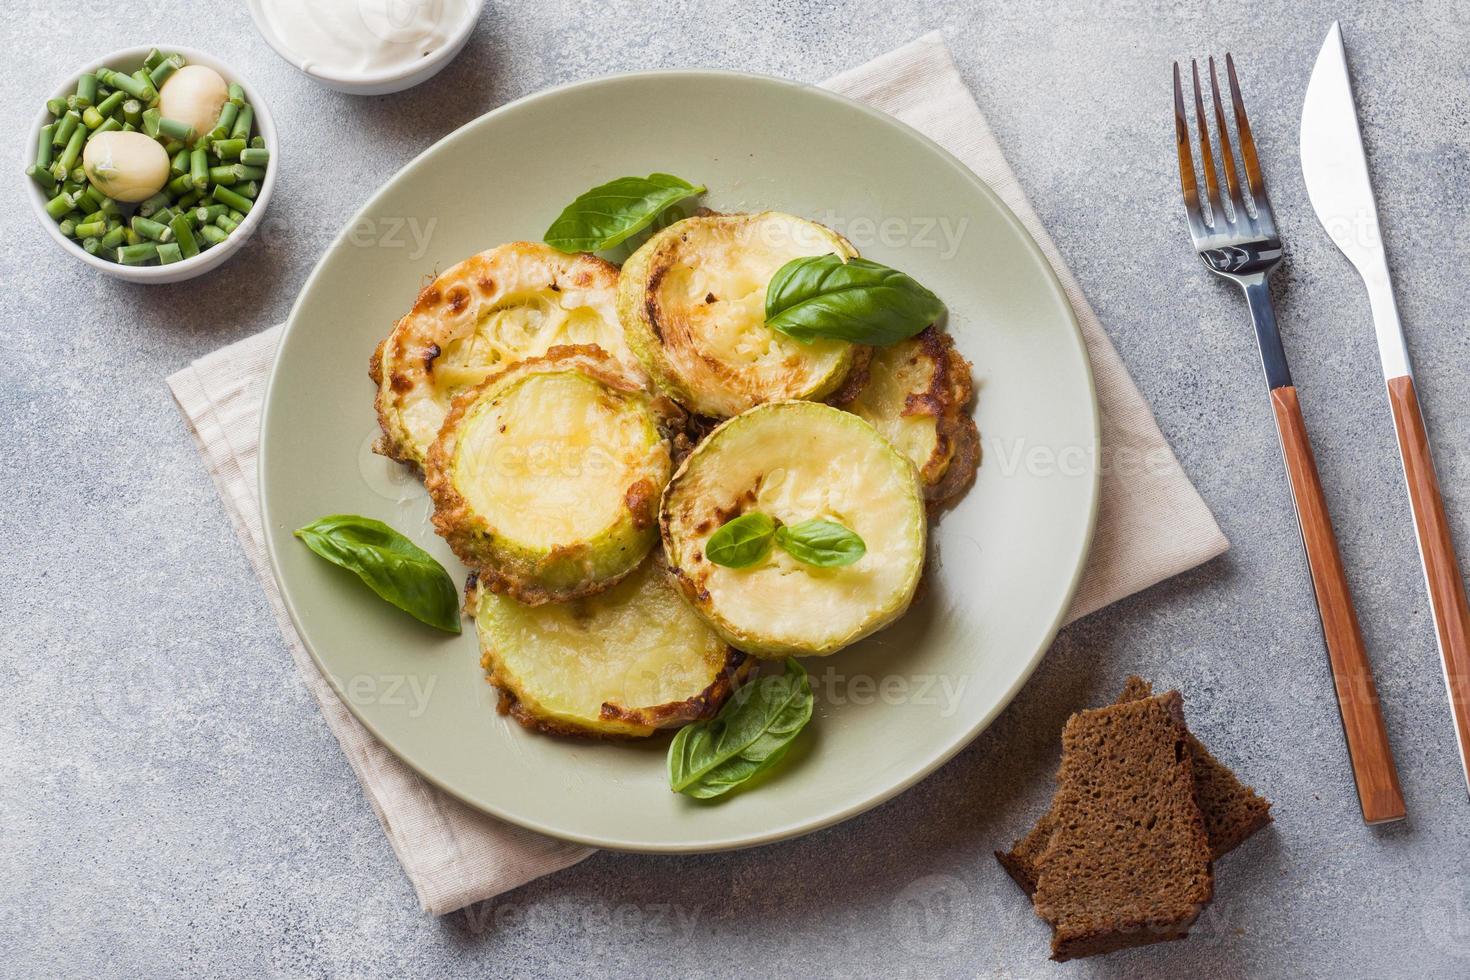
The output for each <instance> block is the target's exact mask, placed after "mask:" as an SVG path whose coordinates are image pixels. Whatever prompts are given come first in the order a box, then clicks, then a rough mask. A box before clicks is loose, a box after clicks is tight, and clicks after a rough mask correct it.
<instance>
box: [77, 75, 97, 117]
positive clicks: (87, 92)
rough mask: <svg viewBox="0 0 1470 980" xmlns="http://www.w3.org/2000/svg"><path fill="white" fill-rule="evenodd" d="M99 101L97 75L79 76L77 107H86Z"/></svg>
mask: <svg viewBox="0 0 1470 980" xmlns="http://www.w3.org/2000/svg"><path fill="white" fill-rule="evenodd" d="M96 101H97V76H96V75H82V76H80V77H78V78H77V108H78V109H86V108H87V107H89V106H91V105H92V103H94V102H96Z"/></svg>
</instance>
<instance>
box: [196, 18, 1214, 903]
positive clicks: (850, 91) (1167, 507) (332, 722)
mask: <svg viewBox="0 0 1470 980" xmlns="http://www.w3.org/2000/svg"><path fill="white" fill-rule="evenodd" d="M825 87H826V88H829V89H831V90H833V91H835V92H840V93H842V94H844V95H847V96H849V97H851V98H854V99H857V100H859V101H862V102H866V103H867V104H869V105H871V106H874V107H876V108H878V109H881V110H883V111H884V112H888V113H890V114H892V115H894V116H896V117H898V118H899V119H901V120H903V121H904V122H906V123H908V124H909V125H910V126H913V127H914V128H915V129H917V130H919V131H920V132H921V133H924V134H925V135H927V136H929V137H930V138H931V139H934V140H935V141H937V142H938V143H939V144H940V145H942V146H943V147H944V148H945V149H947V150H949V151H950V152H951V153H953V154H954V155H955V156H957V157H958V158H959V159H960V160H962V161H963V162H964V163H965V164H966V165H968V166H969V167H970V168H971V169H972V170H974V171H975V173H977V174H979V175H980V177H981V178H982V179H983V180H985V181H986V182H987V183H988V184H989V185H990V186H991V187H993V188H994V189H995V191H996V193H998V194H999V195H1000V196H1001V198H1002V199H1003V200H1004V201H1005V202H1006V204H1007V205H1009V206H1010V208H1011V210H1012V211H1014V212H1015V214H1016V216H1017V217H1018V218H1019V219H1020V220H1021V222H1022V223H1023V224H1024V225H1025V226H1026V227H1027V229H1028V230H1029V231H1030V232H1031V234H1032V236H1033V237H1034V238H1035V239H1036V241H1037V242H1038V243H1039V244H1040V246H1041V248H1042V251H1043V252H1045V253H1046V256H1047V258H1048V259H1049V260H1050V261H1051V263H1052V265H1053V266H1054V267H1055V269H1056V271H1057V275H1058V276H1059V277H1060V279H1061V282H1062V285H1063V287H1065V289H1066V291H1067V295H1068V297H1069V298H1070V299H1071V301H1072V306H1073V308H1074V309H1075V310H1076V312H1077V319H1078V321H1079V322H1080V323H1081V325H1082V332H1083V335H1084V336H1085V338H1086V341H1087V349H1088V353H1089V354H1090V355H1091V358H1092V369H1093V374H1094V376H1095V377H1096V381H1097V397H1098V404H1099V407H1100V409H1101V413H1102V442H1103V458H1102V460H1100V464H1101V467H1102V471H1103V476H1102V506H1101V511H1100V513H1099V516H1098V528H1097V536H1096V539H1095V541H1094V543H1093V548H1092V555H1091V558H1090V560H1089V561H1088V565H1087V571H1086V574H1085V575H1084V577H1083V581H1082V585H1081V589H1080V591H1079V592H1078V594H1077V598H1076V600H1075V601H1074V602H1073V605H1072V609H1071V611H1070V613H1069V617H1068V619H1069V621H1070V620H1073V619H1076V618H1078V617H1080V616H1084V615H1086V614H1087V613H1090V612H1092V611H1093V610H1096V609H1099V608H1101V607H1102V606H1105V605H1107V604H1108V603H1111V602H1114V601H1116V600H1118V599H1121V598H1123V597H1124V596H1127V595H1131V594H1133V593H1134V592H1138V591H1140V590H1141V589H1145V588H1147V587H1148V586H1150V585H1153V584H1155V583H1156V582H1160V581H1162V580H1164V579H1166V578H1168V577H1170V576H1172V575H1176V574H1178V573H1179V572H1182V571H1184V570H1186V569H1188V568H1192V567H1194V566H1195V565H1198V564H1200V563H1202V562H1204V561H1207V560H1208V559H1210V558H1213V557H1214V556H1216V555H1218V554H1220V553H1221V552H1222V551H1224V550H1225V549H1226V547H1228V544H1227V542H1226V540H1225V538H1224V536H1223V535H1221V533H1220V529H1219V527H1218V526H1217V525H1216V524H1215V520H1214V518H1213V517H1212V516H1211V514H1210V512H1209V510H1208V509H1207V508H1206V507H1205V504H1204V501H1202V500H1201V499H1200V496H1199V494H1198V493H1197V492H1195V489H1194V487H1193V486H1192V485H1191V484H1190V483H1189V480H1188V479H1187V478H1186V477H1185V476H1184V474H1183V472H1182V471H1181V470H1180V469H1179V465H1178V463H1177V461H1176V460H1175V457H1174V454H1173V452H1172V450H1170V448H1169V446H1168V444H1167V443H1166V442H1165V441H1164V437H1163V434H1162V433H1160V431H1159V428H1158V425H1157V423H1156V422H1155V421H1154V417H1153V413H1152V412H1151V411H1150V410H1149V407H1148V405H1147V404H1146V403H1145V402H1144V400H1143V398H1142V396H1141V395H1140V394H1139V393H1138V389H1137V388H1136V387H1135V386H1134V384H1133V379H1132V378H1131V377H1129V375H1128V371H1127V369H1126V368H1125V367H1124V366H1123V363H1122V361H1121V360H1119V358H1118V355H1117V352H1116V351H1114V350H1113V346H1112V344H1111V343H1110V342H1109V341H1108V338H1107V336H1106V335H1105V334H1104V333H1103V330H1102V326H1101V324H1100V323H1099V322H1098V319H1097V316H1096V315H1095V314H1094V313H1093V312H1092V308H1091V307H1090V306H1088V304H1087V300H1086V298H1085V297H1084V296H1083V295H1082V290H1081V288H1080V287H1079V286H1078V285H1077V282H1076V280H1075V279H1074V278H1073V277H1072V274H1071V272H1070V271H1068V269H1067V267H1066V266H1065V265H1063V264H1062V260H1061V257H1060V256H1059V255H1058V254H1057V250H1056V246H1055V245H1054V244H1053V243H1052V240H1051V238H1050V237H1049V236H1048V235H1047V233H1046V230H1045V229H1044V228H1042V227H1041V225H1040V223H1039V222H1038V221H1037V218H1036V214H1035V212H1033V211H1032V210H1031V206H1030V205H1029V204H1028V203H1027V201H1026V197H1025V195H1024V193H1023V192H1022V191H1021V188H1020V185H1019V184H1018V183H1017V182H1016V177H1015V175H1014V174H1013V173H1012V172H1011V169H1010V167H1009V166H1008V165H1007V164H1006V161H1005V158H1004V157H1003V156H1002V155H1001V150H1000V146H999V145H998V144H997V143H996V141H995V138H994V136H992V135H991V132H990V127H989V126H988V125H987V124H986V122H985V118H984V117H983V116H981V115H980V110H979V108H978V107H977V106H976V105H975V102H974V100H973V99H972V98H971V96H970V93H969V91H968V90H967V89H966V88H965V85H964V82H963V81H961V79H960V77H959V74H958V73H957V72H956V71H955V68H954V65H953V63H952V62H951V60H950V56H949V50H948V48H947V47H946V46H945V43H944V39H943V37H942V36H941V35H940V34H938V33H937V32H936V33H934V34H929V35H927V36H925V37H923V38H920V39H919V40H917V41H915V42H913V43H911V44H909V45H907V46H905V47H903V48H900V49H899V50H897V51H894V52H892V53H891V54H887V55H884V56H883V57H881V58H879V59H877V60H876V61H872V62H870V63H868V64H866V65H864V66H862V67H861V68H857V69H854V70H852V71H849V72H845V73H844V74H842V75H839V76H838V77H836V78H834V79H832V80H831V81H829V82H827V83H826V86H825ZM280 333H281V328H279V327H274V328H272V329H270V330H266V331H264V332H263V333H259V334H257V335H255V336H254V337H251V338H249V339H247V340H243V341H240V342H239V343H237V344H232V345H231V346H229V347H226V348H223V349H221V350H218V351H216V352H214V353H213V354H210V355H208V356H207V357H202V358H200V359H199V360H197V361H195V362H194V363H193V364H192V365H190V366H189V367H187V368H185V369H184V370H182V371H180V372H179V373H177V374H175V375H173V376H172V377H170V378H169V379H168V382H169V386H170V387H171V388H172V389H173V393H174V397H175V398H177V399H178V402H179V406H180V408H181V409H182V410H183V413H184V415H185V417H186V418H187V419H188V421H189V424H190V426H191V428H192V432H193V435H194V438H195V440H196V442H197V443H198V446H199V452H200V454H201V455H202V456H203V457H204V461H205V465H206V466H207V467H208V469H209V473H210V475H211V476H212V477H213V478H214V481H215V484H216V485H217V486H218V488H219V491H220V495H221V496H222V497H223V499H224V503H225V509H226V511H227V512H228V513H229V516H230V520H231V521H232V522H233V524H234V526H235V533H236V534H237V535H239V538H240V541H241V544H242V545H243V546H244V548H245V552H246V554H247V555H248V556H249V558H250V561H251V564H252V565H253V566H254V568H255V572H256V574H257V575H258V576H259V578H260V581H261V585H262V587H263V588H264V589H265V592H266V596H267V597H268V598H269V599H270V603H271V608H272V609H274V610H275V613H276V618H277V620H278V621H279V623H280V626H281V632H282V633H283V634H284V636H285V638H286V643H287V646H288V647H289V649H290V651H291V655H292V656H293V657H294V658H295V660H296V664H297V667H298V668H299V669H300V672H301V676H302V679H303V680H304V681H305V682H306V684H307V686H308V687H309V688H310V689H311V691H312V693H313V694H315V695H316V698H317V700H318V701H319V702H320V704H321V708H322V713H323V715H324V716H325V717H326V721H327V726H328V727H329V728H330V729H331V730H332V733H333V734H334V735H336V736H337V740H338V741H339V742H340V743H341V745H342V751H343V752H344V753H345V754H346V756H347V760H348V762H349V763H350V764H351V766H352V769H353V771H354V772H355V773H356V774H357V778H358V780H359V781H360V782H361V783H362V787H363V791H364V793H365V794H366V796H367V798H368V802H369V803H371V804H372V807H373V809H374V810H375V811H376V812H377V814H378V819H379V820H381V821H382V823H383V829H384V831H386V833H387V834H388V840H389V842H390V843H391V844H392V845H393V850H394V852H395V853H396V854H397V855H398V860H399V861H400V862H401V863H402V864H403V868H404V871H406V872H407V873H408V877H409V880H410V881H412V882H413V886H414V888H415V889H416V890H417V892H418V896H419V901H420V902H421V903H422V905H423V907H424V910H425V911H427V912H429V913H431V914H434V915H441V914H443V913H446V912H451V911H454V910H455V909H458V908H462V907H463V906H465V905H468V904H470V903H472V902H476V901H479V900H481V899H485V898H490V897H492V896H495V895H499V894H501V893H502V892H506V891H509V890H510V889H512V888H515V887H517V886H519V885H522V884H524V883H526V882H528V881H531V880H533V879H535V878H538V877H540V876H542V875H545V874H548V873H550V872H552V871H556V870H558V869H560V868H564V867H566V866H568V865H570V864H574V863H576V862H577V861H580V860H582V859H583V858H585V857H587V856H588V855H589V854H591V853H592V851H591V850H590V849H588V848H585V847H579V846H576V845H572V844H567V843H563V842H561V841H557V840H553V839H551V838H548V837H543V836H541V835H539V834H536V833H533V832H531V831H528V830H523V829H521V828H519V827H515V826H513V825H511V824H506V823H502V822H500V821H498V820H495V819H493V818H491V817H488V816H485V815H483V814H481V813H479V812H477V811H475V810H472V809H470V808H469V807H467V806H465V805H464V804H462V803H460V802H458V801H457V800H454V799H452V798H450V797H448V796H446V795H445V794H443V793H441V792H440V791H439V790H437V789H435V788H434V787H432V786H430V785H429V784H428V783H426V782H424V781H423V780H422V779H420V778H419V777H418V776H417V775H415V774H414V773H413V772H412V771H411V770H410V769H409V768H408V767H407V766H405V765H404V764H403V763H402V762H400V761H399V760H398V758H397V757H396V756H394V755H393V754H392V753H390V752H389V751H388V750H387V749H385V748H383V746H382V745H381V744H379V743H378V742H377V741H376V740H375V739H374V738H373V737H372V736H370V735H369V734H368V733H367V731H366V730H365V729H364V728H363V727H362V725H361V724H359V723H358V721H357V719H355V718H354V717H353V716H352V714H351V713H350V712H349V711H348V710H347V708H346V707H345V706H344V705H343V704H342V702H341V700H339V699H338V697H337V696H336V694H335V693H334V692H333V691H332V689H331V687H330V686H329V685H328V684H327V682H326V680H325V679H324V678H323V677H322V675H321V672H320V671H319V670H318V669H317V667H316V665H315V664H314V663H313V662H312V660H311V658H310V656H309V655H308V654H307V652H306V650H305V649H304V648H303V647H302V645H301V641H300V638H299V637H298V636H297V635H296V631H295V630H294V629H293V628H292V626H291V622H290V620H289V618H288V617H287V615H286V611H285V608H284V607H283V606H282V604H281V598H280V594H279V592H278V591H277V589H276V584H275V580H274V578H273V577H272V575H271V573H270V569H269V567H268V562H267V559H266V555H265V544H264V540H263V537H262V527H261V518H260V507H259V503H258V501H257V498H256V446H257V436H258V432H259V418H260V406H261V398H262V396H263V395H264V391H265V379H266V375H267V373H268V371H269V369H270V365H271V362H272V360H273V358H274V356H275V350H276V344H277V342H278V340H279V339H280Z"/></svg>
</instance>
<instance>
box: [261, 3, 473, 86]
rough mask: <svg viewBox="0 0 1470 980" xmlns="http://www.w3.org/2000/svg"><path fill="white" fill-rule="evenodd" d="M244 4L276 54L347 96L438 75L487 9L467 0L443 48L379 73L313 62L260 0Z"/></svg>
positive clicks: (471, 32) (461, 47) (412, 82)
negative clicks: (288, 38) (297, 48)
mask: <svg viewBox="0 0 1470 980" xmlns="http://www.w3.org/2000/svg"><path fill="white" fill-rule="evenodd" d="M245 6H246V7H248V8H250V17H251V19H253V20H254V21H255V29H256V30H258V31H260V34H261V36H262V37H264V38H265V40H266V43H267V44H269V45H270V46H271V47H272V48H274V49H275V52H276V54H278V55H280V56H281V57H282V58H284V59H285V60H286V61H288V62H290V63H291V64H292V65H294V66H295V67H296V68H298V69H300V70H301V71H302V72H303V73H304V74H305V75H306V76H307V77H308V78H310V79H312V80H313V81H316V82H319V83H321V84H322V85H325V86H326V87H327V88H330V89H335V90H336V91H338V92H346V93H347V94H348V95H389V94H391V93H393V92H402V91H403V90H404V89H408V88H413V87H414V86H415V85H417V84H419V83H420V82H426V81H428V80H429V79H430V78H433V77H434V76H435V75H437V74H439V72H440V71H441V70H442V69H443V68H444V66H445V65H447V64H449V63H450V62H451V61H453V60H454V58H455V56H456V55H458V54H459V52H460V51H461V50H462V49H463V48H464V46H465V42H466V41H468V40H469V39H470V35H471V34H473V33H474V31H475V25H476V24H477V23H479V21H480V14H481V13H482V12H483V11H484V9H485V0H465V6H466V7H467V8H468V10H467V11H466V16H465V19H464V22H463V23H461V24H459V25H458V26H457V27H455V29H454V33H452V34H451V35H450V36H449V40H448V42H447V43H446V44H445V45H444V46H443V47H442V48H439V49H438V50H437V51H433V52H431V53H429V54H428V55H426V56H425V57H424V58H423V59H421V60H419V61H415V62H412V63H411V64H407V65H401V66H399V67H397V68H391V69H388V70H385V71H377V72H340V71H335V70H333V69H331V68H327V67H325V66H322V65H314V64H310V63H308V62H307V61H305V60H304V59H303V58H301V56H300V55H298V54H297V53H296V52H295V51H292V50H291V46H290V45H289V44H287V43H286V41H285V39H284V38H282V37H281V36H280V35H278V34H277V33H276V32H275V30H274V29H273V28H272V27H271V24H270V19H269V18H268V17H266V15H265V10H264V9H263V8H262V7H261V4H260V0H245Z"/></svg>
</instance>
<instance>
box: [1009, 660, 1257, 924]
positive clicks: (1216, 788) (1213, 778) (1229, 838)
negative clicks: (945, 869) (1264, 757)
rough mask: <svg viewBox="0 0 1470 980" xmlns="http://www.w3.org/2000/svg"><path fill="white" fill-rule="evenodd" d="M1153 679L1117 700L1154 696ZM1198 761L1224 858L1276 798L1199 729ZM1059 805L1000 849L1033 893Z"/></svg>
mask: <svg viewBox="0 0 1470 980" xmlns="http://www.w3.org/2000/svg"><path fill="white" fill-rule="evenodd" d="M1153 693H1154V689H1153V685H1152V684H1150V683H1149V682H1148V681H1146V680H1143V679H1142V678H1141V677H1130V678H1128V682H1127V683H1126V684H1124V685H1123V693H1122V694H1119V695H1118V699H1117V700H1116V701H1114V702H1113V703H1114V704H1123V703H1125V702H1127V701H1139V700H1142V699H1143V698H1147V697H1151V696H1153ZM1184 741H1185V744H1187V745H1188V746H1189V754H1190V756H1191V757H1192V759H1193V761H1194V801H1195V803H1196V804H1198V806H1199V810H1200V813H1201V814H1202V815H1203V816H1204V818H1205V835H1206V836H1208V837H1209V839H1210V858H1211V860H1218V859H1219V858H1220V857H1222V856H1223V855H1225V854H1228V853H1230V852H1231V851H1233V850H1235V848H1236V847H1238V846H1240V844H1241V842H1242V841H1244V840H1245V839H1246V838H1247V837H1249V836H1250V835H1251V834H1254V833H1255V832H1256V831H1258V830H1260V829H1261V828H1262V827H1264V826H1266V824H1268V823H1270V822H1271V803H1270V802H1269V801H1268V800H1266V799H1265V798H1264V797H1262V796H1261V795H1259V794H1258V793H1257V792H1256V791H1255V790H1253V789H1251V788H1250V787H1249V786H1246V785H1245V784H1243V783H1242V782H1241V781H1240V780H1239V779H1237V778H1236V777H1235V773H1233V772H1231V771H1230V770H1229V769H1228V768H1226V767H1225V766H1224V765H1222V764H1221V763H1220V762H1219V760H1217V759H1216V758H1215V757H1214V756H1213V755H1211V754H1210V750H1209V749H1207V748H1205V747H1204V745H1203V744H1202V743H1201V742H1200V740H1199V739H1197V738H1195V737H1194V736H1193V735H1186V736H1185V740H1184ZM1053 812H1054V811H1053V810H1048V811H1047V812H1046V813H1044V814H1042V816H1041V819H1040V820H1038V821H1036V826H1034V827H1032V828H1031V832H1030V833H1028V834H1027V835H1026V836H1025V837H1022V838H1021V839H1020V840H1018V841H1016V843H1015V845H1014V846H1013V847H1012V848H1011V849H1010V850H1009V851H996V852H995V857H996V859H997V860H999V861H1000V864H1001V867H1003V868H1005V869H1006V873H1007V874H1009V875H1010V876H1011V877H1012V878H1014V879H1015V881H1016V884H1018V885H1020V886H1021V888H1022V890H1024V891H1025V892H1026V894H1027V895H1030V894H1031V893H1032V892H1034V891H1036V860H1037V858H1039V857H1041V854H1042V852H1043V851H1045V850H1046V845H1047V844H1048V843H1050V842H1051V834H1052V830H1053V829H1055V826H1056V824H1055V818H1054V817H1053V815H1052V814H1053Z"/></svg>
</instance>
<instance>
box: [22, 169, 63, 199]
mask: <svg viewBox="0 0 1470 980" xmlns="http://www.w3.org/2000/svg"><path fill="white" fill-rule="evenodd" d="M26 176H27V177H29V178H31V180H34V181H35V182H36V186H37V187H39V188H41V190H42V192H43V193H45V194H48V195H50V194H55V193H56V178H55V177H54V176H52V174H51V171H49V170H47V169H45V168H44V167H38V166H37V165H36V164H34V163H33V164H31V165H30V166H29V167H26Z"/></svg>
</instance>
